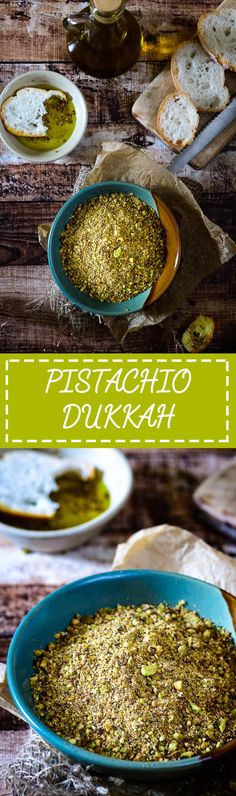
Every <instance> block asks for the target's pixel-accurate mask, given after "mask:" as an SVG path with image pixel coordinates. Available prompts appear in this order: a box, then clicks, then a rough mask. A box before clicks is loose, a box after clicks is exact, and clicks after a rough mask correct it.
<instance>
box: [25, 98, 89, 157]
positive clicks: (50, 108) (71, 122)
mask: <svg viewBox="0 0 236 796" xmlns="http://www.w3.org/2000/svg"><path fill="white" fill-rule="evenodd" d="M38 88H41V86H38ZM44 88H45V86H44ZM64 93H65V100H64V101H62V100H61V99H59V98H58V97H57V96H56V95H54V96H52V97H50V99H48V100H46V102H45V108H46V111H47V113H46V114H45V115H44V117H43V121H44V123H45V125H46V127H47V133H46V135H44V136H42V137H35V138H34V137H33V136H18V140H19V141H20V142H21V143H22V144H23V145H24V146H27V147H28V148H29V149H32V150H33V151H35V152H45V151H50V150H52V149H58V148H59V147H60V146H62V145H63V144H65V143H66V141H68V139H69V138H70V137H71V135H72V133H73V130H74V128H75V123H76V112H75V108H74V104H73V101H72V98H71V96H70V94H68V93H67V92H64Z"/></svg>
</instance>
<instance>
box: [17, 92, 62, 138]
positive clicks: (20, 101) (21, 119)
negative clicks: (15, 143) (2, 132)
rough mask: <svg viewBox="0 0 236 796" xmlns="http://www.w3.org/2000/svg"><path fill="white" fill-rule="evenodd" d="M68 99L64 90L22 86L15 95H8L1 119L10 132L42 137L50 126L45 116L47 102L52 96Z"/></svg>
mask: <svg viewBox="0 0 236 796" xmlns="http://www.w3.org/2000/svg"><path fill="white" fill-rule="evenodd" d="M54 96H56V97H59V98H60V99H61V100H65V99H66V95H65V94H64V92H63V91H56V90H54V89H49V90H46V89H43V88H33V87H29V88H28V87H26V88H21V89H20V90H19V91H17V93H16V94H15V96H13V97H8V98H7V99H6V100H5V102H3V105H2V107H1V119H2V122H3V124H4V127H6V129H7V130H8V132H9V133H12V134H13V135H17V136H19V135H20V136H29V137H30V138H42V137H43V136H45V135H46V134H47V131H48V128H47V126H46V125H45V124H44V121H43V117H44V116H45V114H46V113H47V108H46V107H45V102H46V101H47V100H49V99H50V97H54Z"/></svg>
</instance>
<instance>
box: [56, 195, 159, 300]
mask: <svg viewBox="0 0 236 796" xmlns="http://www.w3.org/2000/svg"><path fill="white" fill-rule="evenodd" d="M60 255H61V260H62V265H63V268H64V270H65V272H66V274H67V276H68V278H69V279H70V281H71V282H72V283H73V284H74V285H75V286H76V287H78V288H79V289H80V290H81V291H84V292H86V293H87V294H88V295H89V296H91V297H93V298H95V299H98V300H99V301H110V302H121V301H126V300H128V299H130V298H133V297H134V296H136V295H137V294H138V293H142V292H143V291H144V290H146V289H147V288H149V287H151V286H152V284H153V282H154V281H156V280H157V278H158V277H159V276H160V274H161V272H162V270H163V267H164V264H165V256H166V255H165V233H164V229H163V227H162V224H161V221H160V219H159V217H158V216H157V214H156V213H155V211H154V210H152V208H151V207H149V206H148V205H146V204H145V202H143V201H141V200H140V199H138V197H136V196H134V194H123V193H117V194H115V193H114V194H102V195H100V196H97V197H95V198H92V199H90V200H89V201H88V202H85V203H84V204H82V205H80V206H79V207H78V208H77V210H76V211H75V213H74V214H73V216H72V217H71V218H70V219H69V221H68V223H67V225H66V227H65V229H64V231H63V232H62V235H61V247H60Z"/></svg>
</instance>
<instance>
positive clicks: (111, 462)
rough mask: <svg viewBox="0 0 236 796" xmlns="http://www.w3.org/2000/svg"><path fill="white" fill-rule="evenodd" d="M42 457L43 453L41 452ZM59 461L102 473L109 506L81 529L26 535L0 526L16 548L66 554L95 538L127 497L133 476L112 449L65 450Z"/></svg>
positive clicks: (127, 466)
mask: <svg viewBox="0 0 236 796" xmlns="http://www.w3.org/2000/svg"><path fill="white" fill-rule="evenodd" d="M44 453H46V451H44ZM60 455H61V457H62V458H70V460H71V459H72V458H74V459H75V462H77V464H79V463H80V461H81V462H86V463H88V464H90V465H92V466H95V467H98V468H99V469H100V470H102V472H103V480H104V483H105V484H106V486H107V488H108V491H109V493H110V506H109V508H108V509H106V511H103V512H102V514H99V515H98V517H95V518H94V519H93V520H89V521H88V522H83V523H82V524H81V525H73V527H72V528H65V529H62V530H60V531H29V530H24V528H17V527H15V526H12V525H7V524H6V523H3V522H0V533H3V534H4V536H7V537H8V539H10V540H11V542H14V544H16V545H17V546H18V547H23V548H27V549H28V550H37V551H38V552H41V553H57V552H59V551H60V550H69V549H71V548H73V547H78V546H79V545H81V544H83V543H84V542H86V541H87V540H88V539H90V538H91V537H92V536H96V535H97V534H98V533H99V532H100V530H101V528H103V526H104V525H106V524H107V523H108V522H110V521H111V520H112V519H113V517H115V515H116V514H117V513H118V511H120V509H122V507H123V506H124V504H125V503H126V501H127V500H128V497H129V495H130V492H131V489H132V485H133V476H132V470H131V467H130V465H129V462H128V460H127V459H126V457H125V456H124V455H123V453H121V452H120V451H119V450H116V449H115V448H74V449H72V448H65V449H62V450H61V451H60Z"/></svg>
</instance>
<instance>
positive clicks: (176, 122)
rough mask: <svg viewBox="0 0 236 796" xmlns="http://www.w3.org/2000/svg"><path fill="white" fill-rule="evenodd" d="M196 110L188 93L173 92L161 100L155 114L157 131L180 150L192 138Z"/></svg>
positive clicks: (196, 119) (197, 119) (168, 142)
mask: <svg viewBox="0 0 236 796" xmlns="http://www.w3.org/2000/svg"><path fill="white" fill-rule="evenodd" d="M198 123H199V116H198V112H197V111H196V108H195V105H194V104H193V102H192V100H191V99H190V97H189V96H188V94H181V93H177V92H173V93H171V94H167V95H166V97H164V99H163V100H162V102H161V104H160V107H159V110H158V114H157V132H158V133H159V136H160V138H162V140H163V141H165V143H166V144H170V145H171V146H172V147H174V149H176V150H177V151H180V150H181V149H183V148H184V147H185V146H187V145H188V144H191V142H192V141H193V139H194V136H195V133H196V130H197V127H198Z"/></svg>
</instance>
